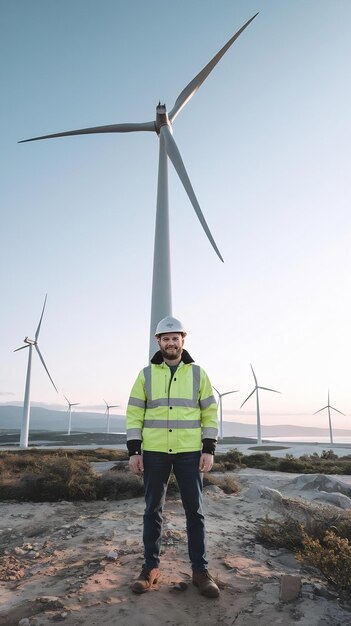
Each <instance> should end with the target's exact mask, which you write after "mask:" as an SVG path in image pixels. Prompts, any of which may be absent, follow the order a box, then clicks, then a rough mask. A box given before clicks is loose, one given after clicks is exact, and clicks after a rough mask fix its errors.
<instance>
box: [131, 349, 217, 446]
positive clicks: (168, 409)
mask: <svg viewBox="0 0 351 626" xmlns="http://www.w3.org/2000/svg"><path fill="white" fill-rule="evenodd" d="M158 354H159V353H156V355H155V356H157V355H158ZM154 358H155V357H154ZM154 358H153V360H152V361H154ZM156 360H157V359H156ZM158 360H160V361H161V359H158ZM217 434H218V414H217V403H216V401H215V398H214V396H213V391H212V386H211V383H210V381H209V378H208V376H207V374H206V372H205V371H204V370H203V369H202V368H201V367H199V365H195V363H193V361H192V359H191V357H190V355H189V354H188V353H187V352H186V350H183V354H182V361H181V362H180V363H179V365H178V368H177V370H176V372H175V374H174V376H173V378H172V376H171V370H170V368H169V367H168V365H167V364H166V363H165V362H164V361H162V362H160V363H159V364H154V363H152V364H151V365H149V366H148V367H145V368H144V369H143V370H141V371H140V372H139V375H138V377H137V379H136V381H135V383H134V385H133V388H132V391H131V394H130V398H129V401H128V408H127V441H130V440H141V441H142V448H143V450H145V451H146V450H147V451H153V452H167V453H169V454H176V453H178V452H195V451H197V450H201V449H202V439H217Z"/></svg>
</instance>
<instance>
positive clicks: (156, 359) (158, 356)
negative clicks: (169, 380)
mask: <svg viewBox="0 0 351 626" xmlns="http://www.w3.org/2000/svg"><path fill="white" fill-rule="evenodd" d="M182 361H183V363H185V365H188V364H189V363H194V359H192V358H191V356H190V354H189V352H188V351H187V350H184V349H183V352H182V358H181V362H182ZM151 363H152V364H153V365H162V363H164V361H163V356H162V353H161V350H158V352H156V353H155V354H154V356H153V357H152V359H151Z"/></svg>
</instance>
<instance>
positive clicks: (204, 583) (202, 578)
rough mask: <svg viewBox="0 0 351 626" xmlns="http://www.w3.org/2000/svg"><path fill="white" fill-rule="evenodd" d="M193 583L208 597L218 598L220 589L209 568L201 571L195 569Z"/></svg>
mask: <svg viewBox="0 0 351 626" xmlns="http://www.w3.org/2000/svg"><path fill="white" fill-rule="evenodd" d="M193 585H195V587H198V588H199V591H200V593H202V595H203V596H206V597H207V598H218V596H219V589H218V587H217V585H216V583H215V581H214V580H213V578H212V577H211V576H210V574H209V573H208V571H207V569H205V570H202V571H200V572H198V571H195V570H193Z"/></svg>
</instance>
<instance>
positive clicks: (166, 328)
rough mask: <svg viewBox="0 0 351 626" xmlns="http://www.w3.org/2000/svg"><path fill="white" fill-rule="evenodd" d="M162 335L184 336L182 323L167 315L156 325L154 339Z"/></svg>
mask: <svg viewBox="0 0 351 626" xmlns="http://www.w3.org/2000/svg"><path fill="white" fill-rule="evenodd" d="M163 333H183V335H184V336H185V335H186V331H185V329H184V326H183V324H182V322H180V321H179V320H177V319H176V318H175V317H172V316H171V315H167V317H164V318H163V319H162V320H161V321H160V322H159V323H158V324H157V328H156V332H155V337H157V335H161V334H163Z"/></svg>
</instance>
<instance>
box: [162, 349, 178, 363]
mask: <svg viewBox="0 0 351 626" xmlns="http://www.w3.org/2000/svg"><path fill="white" fill-rule="evenodd" d="M160 350H161V354H162V356H163V358H164V359H167V361H176V360H177V359H179V357H180V356H181V354H182V351H183V347H182V346H179V348H175V351H174V352H173V351H172V352H167V350H163V348H161V347H160Z"/></svg>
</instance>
